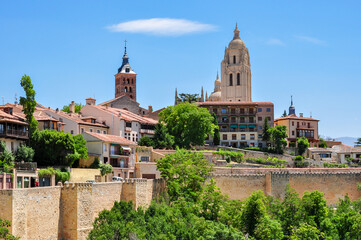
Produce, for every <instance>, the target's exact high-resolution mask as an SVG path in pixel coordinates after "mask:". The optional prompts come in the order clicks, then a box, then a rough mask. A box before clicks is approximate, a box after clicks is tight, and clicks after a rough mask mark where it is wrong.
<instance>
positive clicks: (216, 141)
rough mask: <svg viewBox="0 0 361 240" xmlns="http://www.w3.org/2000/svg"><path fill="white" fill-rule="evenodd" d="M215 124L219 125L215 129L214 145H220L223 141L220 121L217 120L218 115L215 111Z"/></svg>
mask: <svg viewBox="0 0 361 240" xmlns="http://www.w3.org/2000/svg"><path fill="white" fill-rule="evenodd" d="M212 116H213V124H214V125H215V126H217V127H216V128H215V129H214V134H213V145H214V146H218V145H219V144H220V142H221V136H220V134H219V127H218V121H217V115H216V114H215V113H213V115H212Z"/></svg>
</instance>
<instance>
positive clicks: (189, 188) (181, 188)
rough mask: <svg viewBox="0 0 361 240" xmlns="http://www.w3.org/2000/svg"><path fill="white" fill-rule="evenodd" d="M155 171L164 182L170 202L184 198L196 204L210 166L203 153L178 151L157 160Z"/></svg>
mask: <svg viewBox="0 0 361 240" xmlns="http://www.w3.org/2000/svg"><path fill="white" fill-rule="evenodd" d="M157 170H159V171H160V172H161V177H162V178H164V179H165V180H166V185H167V192H168V194H169V197H170V200H171V201H176V200H178V199H179V198H184V199H185V200H186V201H191V202H196V201H198V200H199V198H200V196H201V194H202V192H203V184H204V182H205V181H206V179H207V178H208V175H209V173H210V172H211V166H210V164H209V163H208V161H207V160H206V159H205V158H204V155H203V153H201V152H190V151H186V150H184V149H179V150H177V151H176V152H175V153H174V154H169V155H166V156H165V157H164V158H162V159H159V160H158V161H157Z"/></svg>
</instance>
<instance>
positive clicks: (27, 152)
mask: <svg viewBox="0 0 361 240" xmlns="http://www.w3.org/2000/svg"><path fill="white" fill-rule="evenodd" d="M34 154H35V152H34V149H32V148H31V147H28V146H26V145H21V146H20V147H18V149H17V150H16V152H15V161H17V162H21V161H24V162H32V161H33V158H34Z"/></svg>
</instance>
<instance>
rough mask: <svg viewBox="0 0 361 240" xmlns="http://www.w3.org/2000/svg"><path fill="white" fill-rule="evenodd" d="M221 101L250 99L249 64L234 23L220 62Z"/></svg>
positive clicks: (246, 51) (247, 54)
mask: <svg viewBox="0 0 361 240" xmlns="http://www.w3.org/2000/svg"><path fill="white" fill-rule="evenodd" d="M221 101H227V102H230V101H231V102H238V101H252V82H251V64H250V61H249V53H248V49H247V48H246V45H245V44H244V42H243V41H242V40H241V38H240V37H239V30H238V27H237V25H236V29H235V30H234V36H233V40H232V41H231V42H230V43H229V45H228V47H226V49H225V51H224V59H223V60H222V63H221Z"/></svg>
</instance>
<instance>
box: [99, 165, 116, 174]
mask: <svg viewBox="0 0 361 240" xmlns="http://www.w3.org/2000/svg"><path fill="white" fill-rule="evenodd" d="M99 168H100V174H101V175H102V176H104V175H106V174H108V173H111V172H113V167H112V165H110V164H102V163H100V164H99Z"/></svg>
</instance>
